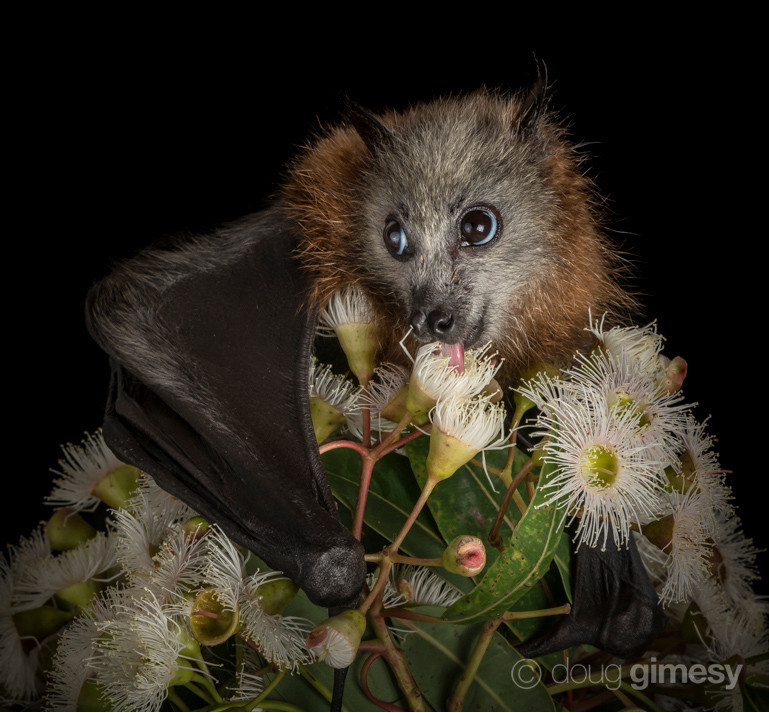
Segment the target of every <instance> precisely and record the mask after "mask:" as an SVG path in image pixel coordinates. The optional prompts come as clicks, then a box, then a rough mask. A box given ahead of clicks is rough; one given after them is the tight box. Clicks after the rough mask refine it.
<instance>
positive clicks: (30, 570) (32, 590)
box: [14, 532, 116, 608]
mask: <svg viewBox="0 0 769 713" xmlns="http://www.w3.org/2000/svg"><path fill="white" fill-rule="evenodd" d="M115 563H116V558H115V540H114V538H113V537H110V536H108V535H106V534H104V533H103V532H97V533H96V535H95V536H94V537H92V538H91V539H90V540H86V541H85V542H83V543H82V544H81V545H79V546H78V547H75V548H73V549H71V550H66V551H64V552H62V553H60V554H57V555H53V554H51V555H49V556H48V557H46V558H41V559H38V560H37V561H36V562H35V563H34V564H31V565H29V566H26V567H24V568H23V570H20V571H19V573H18V575H17V577H16V585H15V588H14V601H15V603H16V604H17V605H18V606H20V607H23V608H32V607H39V606H42V605H43V604H45V603H46V602H47V601H48V600H49V599H51V597H53V596H54V595H55V594H58V595H59V596H60V597H62V598H64V599H65V600H67V601H70V602H72V603H76V604H79V605H81V606H82V605H84V604H85V603H86V601H87V600H88V599H90V598H91V597H92V596H93V595H94V594H95V593H96V592H97V591H98V590H99V589H100V587H99V586H98V584H97V583H96V582H91V580H94V579H100V580H101V581H102V582H106V581H109V579H111V578H112V577H111V576H108V575H107V571H108V570H109V569H110V568H111V567H113V566H114V565H115ZM78 585H82V586H78Z"/></svg>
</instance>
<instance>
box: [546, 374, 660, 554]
mask: <svg viewBox="0 0 769 713" xmlns="http://www.w3.org/2000/svg"><path fill="white" fill-rule="evenodd" d="M546 381H547V380H543V381H542V382H541V383H545V382H546ZM550 386H551V389H552V394H551V397H550V398H549V399H548V401H547V403H546V405H545V408H544V410H543V411H542V412H541V414H540V416H539V419H538V425H539V426H540V427H541V428H542V427H544V430H540V431H539V432H537V433H536V434H535V435H537V436H543V437H544V436H547V440H546V441H545V442H544V444H543V446H542V448H543V454H544V455H543V458H544V461H545V462H546V463H548V464H551V465H552V466H553V467H554V472H553V474H552V477H551V479H550V481H549V482H548V483H547V485H546V487H547V488H549V489H550V490H551V492H550V494H549V495H548V496H547V500H546V502H545V503H544V504H546V505H549V504H555V505H556V506H557V507H559V508H563V509H564V510H565V513H564V516H566V515H569V516H570V517H571V519H572V520H573V519H574V518H579V524H578V527H577V531H576V535H575V540H576V541H577V542H579V543H581V542H585V543H586V544H587V545H588V546H590V547H596V546H599V545H600V547H601V548H602V549H604V548H605V547H606V543H607V541H608V540H609V538H611V540H612V541H613V542H614V544H615V546H617V547H623V546H625V544H626V543H627V540H628V537H629V533H630V525H631V523H636V522H639V521H641V520H642V518H644V517H651V518H653V517H655V516H656V515H657V514H659V512H660V510H661V507H662V504H663V502H664V500H663V498H664V496H665V491H664V486H665V483H664V481H663V480H662V478H661V476H660V473H661V470H662V469H661V463H660V462H659V460H658V451H657V449H655V448H653V447H651V446H649V445H648V444H646V443H644V442H642V441H640V440H639V439H638V438H636V437H635V436H636V434H637V417H636V415H635V414H634V413H633V412H632V410H618V409H615V408H611V407H610V406H609V404H608V403H607V402H606V400H605V398H602V396H601V394H600V393H599V392H597V391H595V390H589V389H580V388H575V387H574V385H572V384H564V382H556V381H551V384H550ZM533 395H535V396H536V394H533ZM535 403H536V401H535Z"/></svg>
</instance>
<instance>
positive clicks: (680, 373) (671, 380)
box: [660, 356, 689, 394]
mask: <svg viewBox="0 0 769 713" xmlns="http://www.w3.org/2000/svg"><path fill="white" fill-rule="evenodd" d="M688 369H689V366H688V364H687V363H686V360H685V359H683V357H680V356H677V357H675V359H672V360H671V361H670V363H669V364H668V366H667V369H666V371H665V374H664V375H663V377H662V379H661V380H660V385H661V386H662V388H663V389H665V391H667V393H669V394H675V393H678V392H679V391H680V390H681V388H682V387H683V385H684V379H686V373H687V371H688Z"/></svg>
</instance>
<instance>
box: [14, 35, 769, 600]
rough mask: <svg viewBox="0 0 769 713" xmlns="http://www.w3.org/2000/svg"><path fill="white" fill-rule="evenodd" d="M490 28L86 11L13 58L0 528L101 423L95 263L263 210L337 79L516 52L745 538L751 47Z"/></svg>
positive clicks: (382, 86) (754, 449)
mask: <svg viewBox="0 0 769 713" xmlns="http://www.w3.org/2000/svg"><path fill="white" fill-rule="evenodd" d="M495 23H496V20H494V21H488V20H487V22H486V24H485V25H484V27H483V28H481V29H482V30H483V31H480V32H478V33H476V32H475V27H474V26H470V25H469V26H468V27H466V28H462V27H460V26H461V25H462V22H461V21H460V22H458V26H457V28H456V30H457V31H458V32H459V35H457V34H456V32H455V35H454V36H441V37H439V38H438V40H437V41H435V42H434V45H432V48H431V49H430V51H424V50H425V46H424V45H425V34H424V33H420V32H419V31H417V30H416V29H414V28H411V29H410V30H409V31H406V30H405V29H403V28H395V29H393V28H390V29H387V30H383V29H382V28H379V29H377V30H376V31H367V32H365V33H363V34H360V33H359V34H357V35H356V38H357V40H356V42H355V43H354V44H353V43H352V42H351V41H350V35H349V34H344V33H341V32H337V33H335V34H328V33H327V32H326V31H323V32H320V31H319V32H318V34H317V36H316V39H315V42H314V43H313V44H312V46H311V47H308V46H307V45H305V44H304V43H303V41H300V40H299V39H298V38H297V37H296V36H294V35H292V34H291V33H290V32H288V31H286V30H284V29H282V28H277V27H260V28H257V27H253V28H249V29H250V30H252V31H253V35H252V36H251V37H249V38H244V37H243V36H242V34H240V33H238V35H237V37H236V38H235V39H233V40H232V42H229V39H228V33H229V31H230V30H229V29H223V30H222V31H221V32H210V33H207V32H203V31H201V32H200V33H199V34H195V35H192V34H186V33H185V32H183V31H178V32H170V31H169V32H166V33H165V34H163V35H162V36H157V35H153V34H152V33H149V32H146V31H145V30H144V29H142V30H139V29H136V30H135V31H134V32H133V33H130V32H129V33H128V34H126V35H120V37H119V38H118V37H117V36H116V35H112V34H111V32H108V31H107V29H110V28H107V29H105V30H104V32H101V33H100V34H99V36H98V39H97V38H96V37H88V38H87V39H84V38H83V37H81V36H80V34H76V35H74V36H71V35H70V36H68V37H66V38H64V39H62V38H60V39H59V41H58V42H57V43H55V44H54V45H53V46H51V45H50V44H49V43H40V46H39V47H38V49H39V50H40V51H41V52H42V57H43V64H42V66H41V67H40V68H39V69H34V68H32V69H30V68H29V67H30V66H32V65H30V64H26V65H25V69H24V71H23V72H22V71H20V72H18V74H15V77H16V78H15V79H14V82H13V87H12V91H13V96H12V101H11V102H10V105H9V106H11V107H12V108H11V109H10V111H9V114H10V118H11V119H12V120H13V129H12V131H11V132H9V134H8V140H7V142H6V149H7V153H8V154H9V155H10V156H11V159H12V163H10V164H9V165H10V166H11V168H10V173H11V176H10V177H11V178H12V179H13V183H14V188H13V189H11V190H10V191H8V192H7V193H6V198H10V201H9V203H10V213H11V214H12V215H14V216H18V218H19V220H18V221H14V223H17V225H15V226H14V227H13V228H12V231H13V234H11V235H8V236H7V237H6V246H7V249H6V252H5V255H6V260H5V261H4V263H5V271H6V281H5V282H6V311H5V314H6V319H7V328H6V342H5V344H6V346H5V353H6V360H7V361H8V363H9V364H10V366H9V367H7V371H6V374H7V376H6V384H5V386H6V393H7V394H8V396H9V397H10V398H8V399H7V401H6V409H5V415H6V419H7V421H8V422H9V423H10V425H11V428H10V429H9V430H8V429H7V430H6V433H7V434H8V440H7V442H6V443H5V448H4V453H5V458H6V461H5V467H4V471H5V472H4V479H5V484H6V499H5V508H6V517H5V518H4V520H3V541H4V542H13V541H15V540H16V538H17V537H18V535H20V534H27V533H28V532H29V531H30V530H31V528H32V527H33V526H34V525H35V524H36V523H37V522H38V521H39V520H40V519H41V517H43V516H44V515H46V514H47V513H48V510H46V509H44V508H42V507H41V506H40V505H39V503H40V502H41V500H42V497H43V496H44V495H45V494H46V493H47V492H48V491H49V488H50V477H51V476H50V473H49V468H51V467H54V466H55V465H56V463H57V461H58V459H59V457H60V449H59V444H60V443H62V442H67V441H76V442H77V441H79V440H80V439H81V437H82V435H83V432H84V431H92V430H94V429H96V428H97V427H98V426H99V424H100V419H101V412H102V409H103V404H104V399H105V394H106V386H107V379H108V369H107V364H106V359H105V357H104V356H103V355H102V354H101V353H100V352H99V350H98V349H97V348H96V347H95V345H94V344H93V343H92V342H91V341H90V339H89V337H88V335H87V333H86V331H85V327H84V323H83V317H82V313H83V300H84V295H85V293H86V291H87V290H88V287H89V286H90V285H91V284H92V282H93V281H94V280H95V279H97V278H98V277H99V276H100V275H102V274H103V273H104V272H105V271H106V270H107V269H108V268H109V265H110V264H111V262H112V261H114V260H118V259H120V258H123V257H126V256H129V255H131V254H133V253H134V252H135V251H137V250H138V249H140V248H141V247H143V246H144V245H146V244H148V243H150V242H151V241H153V240H154V239H157V238H159V237H162V236H163V235H166V234H172V233H177V232H179V231H182V230H193V231H196V230H204V229H206V228H208V227H211V226H213V225H216V224H217V223H220V222H223V221H227V220H230V219H233V218H236V217H238V216H240V215H243V214H246V213H248V212H251V211H254V210H258V209H260V208H261V207H263V206H264V205H265V204H266V203H267V202H268V200H269V195H270V193H271V192H272V191H273V190H274V189H275V187H276V185H277V182H278V180H279V176H280V170H281V166H282V165H283V164H284V163H285V161H286V160H287V159H289V158H290V156H291V155H292V153H293V152H294V149H295V147H296V146H298V145H299V144H301V143H302V142H303V141H305V140H306V139H307V137H308V136H309V135H310V134H311V133H312V132H313V131H314V130H315V129H316V128H317V127H318V126H319V125H321V124H325V123H329V122H333V121H335V120H337V119H338V117H339V111H340V107H341V104H342V97H343V96H344V95H349V96H351V97H352V98H353V99H355V100H357V101H358V102H359V103H361V104H363V105H365V106H368V107H370V108H372V109H374V110H379V109H383V108H385V107H395V108H397V107H402V106H404V105H406V104H407V103H409V102H412V101H416V100H423V99H429V98H430V97H432V96H434V95H437V94H440V93H443V92H447V91H461V90H463V89H473V88H476V87H478V86H480V85H482V84H485V85H488V86H494V87H501V88H503V89H516V88H518V87H520V86H525V85H527V84H529V83H530V82H531V81H532V79H533V77H534V75H535V63H534V57H535V56H536V57H538V58H540V59H541V60H543V61H544V62H545V63H546V65H547V68H548V74H549V78H550V80H551V82H552V84H553V107H554V108H556V109H558V110H559V111H560V112H561V113H562V114H563V115H564V116H566V117H568V118H569V120H570V123H571V132H572V135H573V136H574V137H575V138H576V139H577V140H579V141H582V142H585V143H586V144H589V146H588V147H587V149H586V150H587V151H588V152H589V153H590V155H591V156H592V158H591V160H590V162H589V164H588V171H589V173H590V175H591V176H593V178H594V179H595V181H596V182H597V184H598V186H599V187H600V189H601V191H602V192H603V193H604V194H605V195H606V196H607V197H608V198H609V201H610V202H609V207H610V211H611V212H610V228H611V230H612V232H613V233H614V235H615V237H617V239H618V240H621V241H622V243H623V244H624V247H625V248H627V249H628V250H629V251H630V253H631V254H632V255H633V256H634V259H633V260H634V263H635V265H636V275H637V278H636V287H637V288H638V289H639V290H640V291H641V292H642V293H643V294H644V297H643V301H644V303H645V305H646V314H647V318H648V319H649V320H651V319H653V318H656V319H657V320H658V325H659V330H660V331H661V333H662V334H664V335H665V336H666V338H667V348H666V353H667V354H668V355H669V356H674V355H676V354H680V355H682V356H683V357H684V358H686V359H687V361H688V362H689V368H690V372H689V378H688V379H687V382H686V385H685V389H686V395H687V398H688V400H690V401H697V402H699V404H700V406H699V407H698V410H697V413H698V415H699V416H700V417H701V418H702V417H705V416H707V415H709V414H712V418H711V421H710V426H711V428H710V430H711V431H712V432H713V433H714V434H716V435H717V437H718V439H719V442H718V449H719V451H720V454H721V462H722V465H723V467H724V468H726V469H728V470H731V471H733V474H732V475H731V476H730V482H731V484H732V486H733V488H734V490H735V493H736V496H737V502H738V503H739V505H740V513H741V515H742V516H743V519H744V525H745V530H746V532H747V534H748V535H750V536H752V537H753V538H754V539H756V541H757V542H758V543H759V544H760V545H762V546H765V545H766V536H765V531H766V525H765V515H764V506H763V489H762V487H763V486H762V481H763V480H764V478H765V477H766V476H765V471H766V466H765V464H764V462H765V459H764V458H762V451H761V447H762V445H763V441H764V440H765V438H766V437H765V436H764V435H763V434H760V433H758V428H757V427H756V425H757V423H756V422H757V419H758V414H759V413H761V412H763V411H764V410H765V405H764V406H760V404H761V403H762V402H763V401H764V400H765V395H764V394H765V389H764V387H763V383H762V376H763V368H762V363H763V360H762V356H763V355H762V353H761V349H763V345H762V340H763V326H764V304H765V300H764V299H763V297H762V298H761V299H760V300H757V299H756V295H757V294H758V286H759V285H760V284H761V283H760V282H759V280H761V279H765V277H764V276H763V275H761V276H760V277H759V266H761V267H763V265H762V263H763V259H764V258H763V255H762V254H759V253H758V252H757V251H758V250H760V249H761V248H762V243H763V239H762V238H763V235H762V232H763V230H762V229H763V226H760V225H759V220H760V218H759V216H760V211H761V210H762V207H763V200H762V199H763V195H761V194H762V193H763V191H761V187H762V183H763V177H762V176H761V174H760V171H761V170H762V168H763V164H764V163H765V150H764V148H763V145H762V141H763V128H762V127H761V126H760V122H761V121H762V117H761V116H760V115H759V114H758V109H757V107H756V101H757V99H756V96H755V92H756V86H757V79H758V77H759V67H758V66H757V65H756V60H755V57H754V54H753V53H752V51H751V48H750V46H749V42H748V41H747V40H745V41H740V42H729V43H724V42H723V41H722V40H719V41H714V40H713V39H712V37H711V36H709V35H707V34H702V33H700V34H697V33H690V34H687V33H671V34H670V35H667V36H662V35H659V34H654V33H649V32H648V31H647V32H645V33H643V34H639V35H638V36H639V37H640V39H637V40H629V39H625V38H623V39H621V40H614V41H611V42H610V41H608V40H607V39H606V36H602V37H600V38H598V39H591V40H589V39H587V38H580V40H579V41H572V42H571V43H568V44H563V43H555V42H539V43H538V42H534V41H525V40H522V39H521V38H520V37H519V38H518V39H517V40H515V41H512V40H511V38H506V43H505V44H504V46H502V38H501V37H500V36H499V32H500V28H497V27H495V26H494V25H495ZM238 24H239V23H238V22H237V21H234V22H233V27H232V28H230V29H231V30H232V31H233V32H237V30H238V29H239V28H238ZM103 29H104V28H103ZM111 29H114V28H111ZM368 29H371V28H368ZM507 29H508V30H509V29H510V28H507ZM626 29H627V27H626V26H623V34H624V31H625V30H626ZM240 30H241V33H242V32H243V28H240ZM81 34H82V33H81ZM244 34H248V32H245V33H244ZM693 36H694V37H696V39H692V37H693ZM212 37H214V39H216V42H215V43H214V42H213V41H212ZM340 38H341V40H343V41H340ZM245 39H248V40H249V41H248V42H244V40H245ZM266 39H270V40H271V42H270V43H265V40H266ZM513 39H514V38H513ZM43 45H45V47H43ZM511 47H512V49H511ZM417 49H422V50H423V51H422V52H419V53H418V54H417V52H416V50H417ZM33 50H35V48H34V47H33V48H32V49H31V50H30V57H31V56H32V55H33V54H34V55H35V56H38V54H37V53H36V51H33ZM492 50H493V51H492ZM38 58H39V56H38ZM14 73H15V70H14ZM756 171H758V172H759V173H756ZM761 217H763V216H761ZM762 272H763V270H762ZM765 561H766V560H765V559H763V560H762V567H765V565H764V564H763V562H765ZM759 586H760V588H761V589H766V588H767V584H766V583H765V582H764V583H762V584H761V585H759Z"/></svg>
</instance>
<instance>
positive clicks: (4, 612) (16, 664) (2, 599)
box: [0, 553, 40, 701]
mask: <svg viewBox="0 0 769 713" xmlns="http://www.w3.org/2000/svg"><path fill="white" fill-rule="evenodd" d="M13 593H14V568H13V567H12V565H11V563H10V562H8V561H7V560H6V558H5V555H4V554H3V553H0V686H1V687H2V688H3V689H4V690H5V692H6V694H7V695H8V696H11V697H13V698H15V699H17V700H20V701H28V700H31V699H33V698H35V697H36V696H37V694H38V688H39V685H40V684H39V681H38V678H37V659H38V653H39V647H37V646H35V647H33V649H32V651H30V652H27V651H26V650H25V645H24V644H25V642H24V638H23V637H22V636H21V635H20V634H19V631H18V629H17V628H16V622H15V621H14V614H15V613H16V612H17V611H18V608H17V607H14V606H12V604H11V600H12V598H13Z"/></svg>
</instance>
